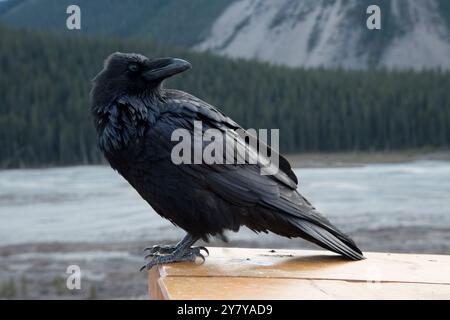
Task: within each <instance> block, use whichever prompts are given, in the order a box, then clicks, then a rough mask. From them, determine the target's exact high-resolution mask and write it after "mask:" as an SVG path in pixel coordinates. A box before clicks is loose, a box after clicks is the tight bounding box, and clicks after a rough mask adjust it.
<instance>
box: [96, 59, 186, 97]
mask: <svg viewBox="0 0 450 320" xmlns="http://www.w3.org/2000/svg"><path fill="white" fill-rule="evenodd" d="M190 68H191V64H190V63H189V62H187V61H184V60H181V59H176V58H157V59H148V58H147V57H145V56H143V55H141V54H136V53H121V52H115V53H113V54H111V55H110V56H109V57H108V58H107V59H106V60H105V63H104V67H103V70H102V71H100V72H99V73H98V74H97V76H95V78H94V79H93V84H94V86H93V88H92V92H91V95H92V103H93V105H99V104H100V105H101V104H106V103H109V102H110V101H112V100H113V99H114V98H116V97H118V96H120V95H126V94H130V95H135V94H139V93H142V92H144V91H146V90H158V88H159V87H160V85H161V83H162V81H163V80H164V79H166V78H169V77H171V76H173V75H175V74H177V73H181V72H183V71H186V70H188V69H190Z"/></svg>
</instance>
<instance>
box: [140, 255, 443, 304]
mask: <svg viewBox="0 0 450 320" xmlns="http://www.w3.org/2000/svg"><path fill="white" fill-rule="evenodd" d="M208 249H209V251H210V256H209V257H206V261H205V263H204V264H194V263H176V264H168V265H164V266H158V267H154V268H152V269H151V270H150V271H149V277H148V279H149V295H150V298H152V299H450V256H446V255H429V254H395V253H372V252H365V253H364V255H365V256H366V257H367V259H366V260H361V261H348V260H345V259H344V258H342V257H340V256H339V255H336V254H333V253H329V252H326V251H311V250H279V249H275V250H271V249H244V248H218V247H208Z"/></svg>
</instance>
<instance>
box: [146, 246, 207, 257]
mask: <svg viewBox="0 0 450 320" xmlns="http://www.w3.org/2000/svg"><path fill="white" fill-rule="evenodd" d="M176 249H177V246H176V245H155V246H153V247H148V248H145V249H144V251H148V253H147V255H146V256H145V259H148V258H150V257H155V256H158V255H166V254H172V253H173V252H174V251H175V250H176ZM190 249H191V250H198V252H199V253H200V252H201V250H203V251H205V253H206V254H207V255H208V256H209V251H208V249H206V247H203V246H199V247H191V248H190ZM188 250H189V249H188Z"/></svg>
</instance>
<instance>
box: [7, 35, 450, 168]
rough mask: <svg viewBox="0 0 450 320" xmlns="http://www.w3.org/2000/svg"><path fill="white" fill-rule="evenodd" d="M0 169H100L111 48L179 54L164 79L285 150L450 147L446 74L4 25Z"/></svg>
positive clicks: (449, 92) (152, 54) (449, 81)
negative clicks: (322, 64) (93, 95)
mask: <svg viewBox="0 0 450 320" xmlns="http://www.w3.org/2000/svg"><path fill="white" fill-rule="evenodd" d="M0 39H1V48H0V101H1V103H0V166H1V167H11V166H30V165H31V166H38V165H54V164H58V165H62V164H79V163H98V162H99V161H101V156H100V155H99V152H98V151H97V147H96V141H95V134H94V130H93V126H92V124H91V119H90V114H89V103H88V93H89V90H90V79H91V78H92V77H93V76H94V75H95V74H96V73H97V72H98V71H99V69H100V68H101V66H102V61H103V59H104V58H105V57H106V56H107V55H108V54H110V53H111V52H114V51H134V52H141V53H143V54H145V55H147V56H150V57H155V56H177V57H181V58H184V59H187V60H189V61H190V62H191V63H192V64H193V67H194V68H193V69H192V70H190V71H189V72H187V73H186V74H184V75H182V76H180V77H176V78H174V79H173V80H170V81H169V82H167V83H166V86H167V87H173V88H178V89H182V90H186V91H188V92H190V93H193V94H195V95H197V96H198V97H200V98H202V99H204V100H206V101H208V102H211V103H212V104H215V105H217V106H219V107H220V108H221V109H222V110H223V111H224V112H225V113H227V114H229V115H230V116H231V117H232V118H234V119H235V120H236V121H238V122H239V123H241V124H242V125H243V126H244V127H246V128H249V127H252V128H280V140H281V148H282V150H281V151H282V152H296V151H318V150H320V151H336V150H372V149H374V150H385V149H403V148H416V147H423V146H433V147H448V146H449V144H450V90H449V88H450V74H449V73H448V72H440V71H428V72H424V73H416V72H412V71H402V72H387V71H382V70H379V71H343V70H323V69H310V70H303V69H288V68H283V67H274V66H269V65H266V64H263V63H257V62H248V61H240V60H228V59H226V58H221V57H215V56H213V55H209V54H206V53H191V52H189V51H184V50H182V49H168V48H165V47H162V46H159V45H154V44H151V43H148V42H147V41H146V42H140V41H138V40H136V41H129V40H120V39H100V38H85V37H81V36H80V37H79V36H57V35H54V36H51V35H48V34H44V33H35V32H31V31H17V30H11V29H8V28H5V27H1V28H0Z"/></svg>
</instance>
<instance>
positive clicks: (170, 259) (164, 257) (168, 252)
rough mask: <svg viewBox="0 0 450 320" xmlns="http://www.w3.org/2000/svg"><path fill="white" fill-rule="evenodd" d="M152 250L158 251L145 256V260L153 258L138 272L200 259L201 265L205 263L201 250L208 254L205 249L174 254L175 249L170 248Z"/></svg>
mask: <svg viewBox="0 0 450 320" xmlns="http://www.w3.org/2000/svg"><path fill="white" fill-rule="evenodd" d="M153 248H157V249H159V251H157V252H153V253H150V254H148V255H146V258H148V257H153V258H152V260H150V262H148V263H147V264H146V265H144V266H142V267H141V270H140V271H142V270H144V269H147V270H150V269H151V268H152V267H154V266H156V265H160V264H167V263H175V262H185V261H190V262H195V260H197V258H201V259H202V260H203V261H202V263H203V262H205V256H204V255H203V254H202V253H201V250H205V251H206V252H207V253H208V250H207V249H206V248H205V247H190V248H187V249H186V250H184V251H183V252H176V251H175V250H176V247H171V246H154V247H153ZM153 248H152V249H153ZM162 248H164V249H162ZM163 252H164V253H163ZM208 254H209V253H208Z"/></svg>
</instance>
